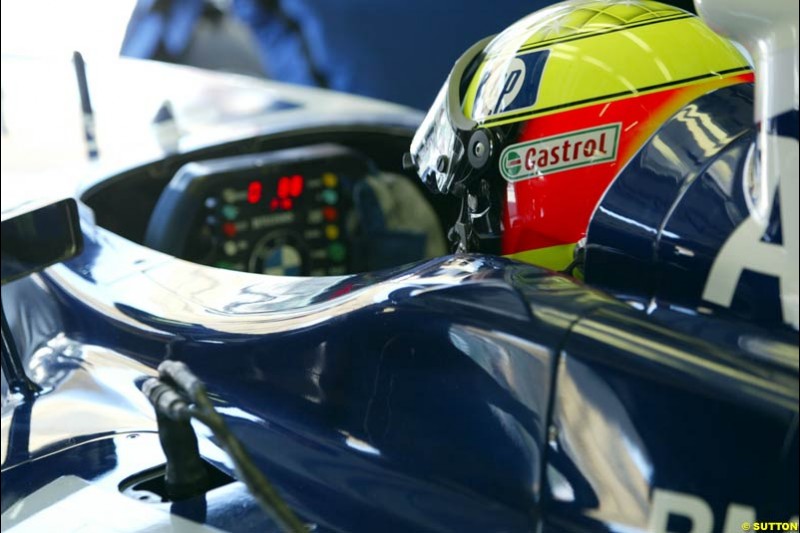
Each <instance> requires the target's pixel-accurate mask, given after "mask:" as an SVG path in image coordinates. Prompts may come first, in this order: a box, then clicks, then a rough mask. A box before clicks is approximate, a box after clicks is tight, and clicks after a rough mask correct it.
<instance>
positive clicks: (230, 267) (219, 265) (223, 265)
mask: <svg viewBox="0 0 800 533" xmlns="http://www.w3.org/2000/svg"><path fill="white" fill-rule="evenodd" d="M214 266H215V267H217V268H226V269H228V270H233V269H234V268H235V266H234V264H233V263H231V262H230V261H217V262H216V263H214Z"/></svg>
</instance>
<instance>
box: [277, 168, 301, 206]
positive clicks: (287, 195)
mask: <svg viewBox="0 0 800 533" xmlns="http://www.w3.org/2000/svg"><path fill="white" fill-rule="evenodd" d="M304 183H305V180H304V178H303V176H301V175H300V174H294V175H292V176H282V177H281V178H280V179H279V180H278V190H277V191H276V197H275V198H273V199H272V201H271V202H270V203H269V208H270V210H271V211H275V210H276V209H281V210H283V211H290V210H291V209H292V207H293V206H294V202H293V201H292V198H298V197H299V196H300V195H301V194H303V185H304Z"/></svg>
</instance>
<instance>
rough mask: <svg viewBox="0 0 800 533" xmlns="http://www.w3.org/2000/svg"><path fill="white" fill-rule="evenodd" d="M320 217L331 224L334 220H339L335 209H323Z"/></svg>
mask: <svg viewBox="0 0 800 533" xmlns="http://www.w3.org/2000/svg"><path fill="white" fill-rule="evenodd" d="M322 216H323V217H325V220H327V221H328V222H333V221H334V220H336V219H337V218H339V212H338V211H337V210H336V208H335V207H323V208H322Z"/></svg>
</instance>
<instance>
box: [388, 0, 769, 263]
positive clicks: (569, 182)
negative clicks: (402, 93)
mask: <svg viewBox="0 0 800 533" xmlns="http://www.w3.org/2000/svg"><path fill="white" fill-rule="evenodd" d="M752 80H753V73H752V70H751V67H750V65H749V64H748V61H747V60H746V59H745V57H744V56H743V55H742V54H741V53H740V52H739V50H738V49H737V48H736V47H735V46H734V45H733V44H732V43H730V42H729V41H727V40H725V39H723V38H722V37H720V36H718V35H717V34H715V33H714V32H713V31H712V30H711V29H710V28H708V27H707V26H706V25H705V23H703V22H702V21H701V20H700V19H699V18H697V17H696V16H694V15H692V14H690V13H687V12H686V11H683V10H681V9H678V8H675V7H672V6H669V5H665V4H661V3H657V2H652V1H647V0H626V1H624V2H616V3H615V2H611V1H586V0H582V1H578V0H570V1H567V2H562V3H558V4H554V5H552V6H550V7H547V8H545V9H542V10H540V11H537V12H535V13H533V14H531V15H529V16H527V17H525V18H523V19H521V20H519V21H518V22H516V23H515V24H513V25H512V26H510V27H509V28H507V29H506V30H505V31H503V32H501V33H499V34H497V35H496V36H490V37H487V38H485V39H483V40H481V41H480V42H478V43H476V44H475V45H473V46H472V47H470V48H469V49H468V50H467V51H466V52H465V53H464V54H463V56H462V57H461V58H460V59H458V61H456V63H455V65H454V67H453V69H452V71H451V72H450V75H449V77H448V78H447V80H446V81H445V83H444V85H443V87H442V89H441V91H440V92H439V94H438V96H437V98H436V100H435V102H434V104H433V106H432V107H431V109H430V111H429V112H428V114H427V116H426V117H425V119H424V120H423V122H422V123H421V125H420V127H419V129H418V130H417V132H416V134H415V136H414V138H413V141H412V144H411V151H410V153H409V154H406V157H405V160H404V163H405V165H406V166H407V167H412V168H414V169H416V172H417V173H418V175H419V177H420V178H421V179H422V180H423V182H424V183H425V184H426V185H428V187H429V188H430V189H432V190H433V191H435V192H438V193H445V194H453V195H455V196H456V197H458V198H460V199H461V211H460V214H459V216H458V220H457V221H456V223H455V224H454V226H453V227H452V229H451V231H450V239H451V241H452V242H453V243H454V245H455V246H454V247H455V249H456V251H461V252H483V253H497V254H499V253H501V254H503V255H508V256H512V257H514V258H516V259H519V260H522V261H526V262H530V263H534V264H538V265H541V266H545V267H548V268H551V269H554V270H564V269H567V267H568V266H569V265H574V264H575V263H574V262H573V261H574V259H575V257H576V246H577V245H578V243H580V242H581V241H582V240H583V239H584V238H585V235H586V230H587V226H588V224H589V220H590V218H591V216H592V213H593V212H594V210H595V208H596V206H597V204H598V202H599V201H600V199H601V197H602V195H603V193H604V191H605V190H606V189H607V188H608V186H609V185H610V183H611V182H612V180H613V179H614V177H615V176H616V175H617V174H618V173H619V172H620V170H621V169H622V168H623V167H625V165H626V163H628V161H629V160H630V159H631V158H632V156H633V155H634V154H635V153H636V152H637V151H638V150H639V149H640V148H641V147H642V145H643V144H644V143H645V142H646V141H647V140H648V139H649V138H650V137H651V136H652V135H653V134H654V133H655V132H656V130H657V129H658V128H659V126H660V125H661V124H663V123H664V122H665V121H666V120H667V119H669V118H670V117H671V116H673V115H674V114H675V113H676V112H677V111H678V110H680V109H682V108H684V107H685V106H686V105H687V104H689V103H690V102H692V101H693V100H695V99H696V98H698V97H699V96H701V95H702V94H705V93H707V92H710V91H712V90H714V89H717V88H720V87H724V86H727V85H733V84H736V83H745V82H751V81H752ZM701 123H702V121H701ZM659 149H663V150H664V151H665V156H666V157H667V158H669V153H668V152H669V150H670V147H669V146H663V147H659ZM637 201H642V202H646V201H651V200H649V199H648V198H639V199H637ZM577 249H580V247H579V246H577ZM570 270H571V268H570Z"/></svg>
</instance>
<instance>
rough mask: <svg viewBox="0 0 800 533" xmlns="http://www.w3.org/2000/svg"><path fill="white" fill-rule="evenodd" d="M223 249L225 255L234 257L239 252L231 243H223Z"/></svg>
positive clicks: (234, 244)
mask: <svg viewBox="0 0 800 533" xmlns="http://www.w3.org/2000/svg"><path fill="white" fill-rule="evenodd" d="M224 249H225V255H236V252H238V251H239V247H238V246H237V245H236V243H235V242H233V241H225V245H224Z"/></svg>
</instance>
